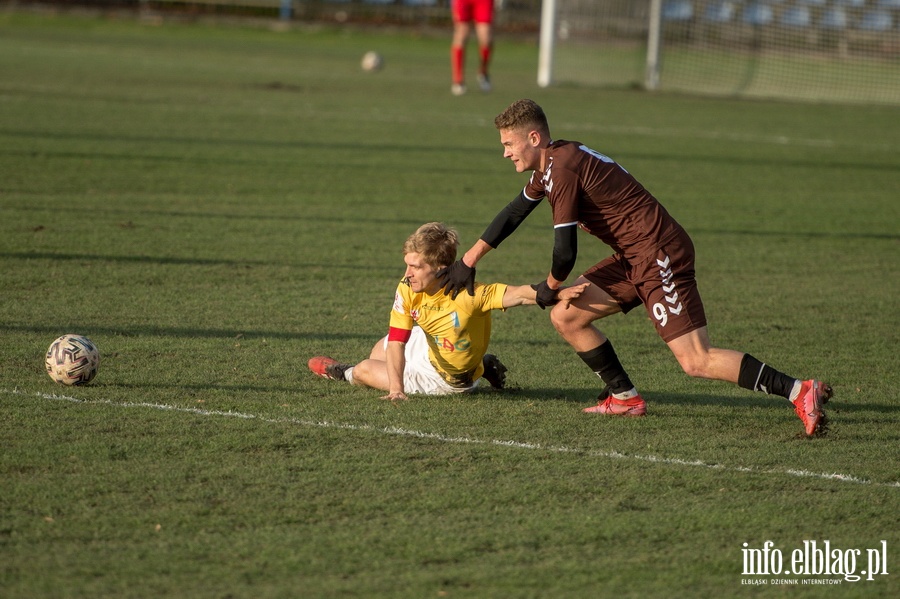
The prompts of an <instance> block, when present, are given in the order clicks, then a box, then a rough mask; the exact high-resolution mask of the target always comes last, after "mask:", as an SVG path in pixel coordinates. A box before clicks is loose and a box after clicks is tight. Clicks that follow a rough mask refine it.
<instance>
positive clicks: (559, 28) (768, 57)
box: [538, 0, 900, 104]
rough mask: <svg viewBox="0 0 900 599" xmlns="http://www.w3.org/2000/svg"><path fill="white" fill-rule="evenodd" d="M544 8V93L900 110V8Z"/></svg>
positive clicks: (613, 4)
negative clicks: (560, 89) (587, 91)
mask: <svg viewBox="0 0 900 599" xmlns="http://www.w3.org/2000/svg"><path fill="white" fill-rule="evenodd" d="M544 3H545V10H544V13H545V18H544V20H543V22H542V48H541V54H542V61H541V62H542V65H541V67H542V70H541V71H539V75H538V81H539V83H540V84H541V85H547V84H550V83H552V84H555V85H566V84H569V85H571V84H575V85H578V84H584V85H603V86H618V87H627V86H631V87H647V88H651V89H660V90H666V91H679V92H681V91H683V92H690V93H704V94H714V95H724V96H749V97H768V98H786V99H796V100H811V101H828V102H862V103H884V104H900V0H544ZM548 4H549V5H550V6H553V5H555V11H553V13H552V15H549V14H547V13H548V12H549V11H548V10H547V8H548V7H547V5H548ZM551 17H552V18H551ZM548 29H550V30H552V35H551V34H550V32H549V31H548ZM548 44H549V46H548ZM657 45H658V46H657ZM657 48H658V51H657Z"/></svg>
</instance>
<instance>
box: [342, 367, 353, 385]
mask: <svg viewBox="0 0 900 599" xmlns="http://www.w3.org/2000/svg"><path fill="white" fill-rule="evenodd" d="M344 380H345V381H347V382H348V383H351V384H352V383H353V366H351V367H350V368H348V369H347V370H345V371H344Z"/></svg>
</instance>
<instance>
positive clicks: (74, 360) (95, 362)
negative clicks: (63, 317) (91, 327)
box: [44, 334, 100, 385]
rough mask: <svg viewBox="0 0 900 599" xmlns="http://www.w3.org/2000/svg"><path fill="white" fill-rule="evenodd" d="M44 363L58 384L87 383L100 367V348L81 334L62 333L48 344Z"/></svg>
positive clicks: (48, 372) (92, 378)
mask: <svg viewBox="0 0 900 599" xmlns="http://www.w3.org/2000/svg"><path fill="white" fill-rule="evenodd" d="M44 364H46V366H47V374H48V375H50V378H51V379H53V380H54V381H56V382H57V383H59V384H60V385H87V384H88V383H90V382H91V381H92V380H94V377H95V376H97V370H98V369H99V368H100V350H98V349H97V346H96V345H94V342H93V341H91V340H90V339H88V338H87V337H85V336H83V335H71V334H70V335H63V336H62V337H60V338H59V339H57V340H56V341H54V342H53V343H51V344H50V348H49V349H48V350H47V357H46V359H45V360H44Z"/></svg>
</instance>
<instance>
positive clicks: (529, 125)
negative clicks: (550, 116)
mask: <svg viewBox="0 0 900 599" xmlns="http://www.w3.org/2000/svg"><path fill="white" fill-rule="evenodd" d="M494 127H496V128H497V129H498V130H503V129H515V130H522V129H528V130H536V131H537V132H538V133H541V134H543V135H546V136H547V138H549V137H550V125H549V124H548V123H547V115H545V114H544V109H543V108H541V107H540V106H538V104H537V102H535V101H534V100H529V99H527V98H526V99H523V100H516V101H515V102H513V103H512V104H510V105H509V106H508V107H507V108H506V110H504V111H503V112H501V113H500V114H498V115H497V118H495V119H494Z"/></svg>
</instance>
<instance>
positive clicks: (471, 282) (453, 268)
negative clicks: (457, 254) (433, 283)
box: [435, 260, 475, 299]
mask: <svg viewBox="0 0 900 599" xmlns="http://www.w3.org/2000/svg"><path fill="white" fill-rule="evenodd" d="M435 275H436V276H437V278H438V280H439V281H440V282H441V286H442V287H443V289H444V291H445V292H446V293H447V294H448V295H449V296H450V297H451V298H453V299H456V296H457V295H459V293H460V292H461V291H462V290H463V289H465V290H466V291H468V292H469V295H475V267H474V266H469V265H468V264H466V263H465V262H463V261H462V260H457V261H456V262H454V263H453V264H451V265H450V266H445V267H444V268H442V269H440V270H439V271H437V273H435Z"/></svg>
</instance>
